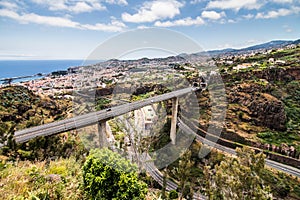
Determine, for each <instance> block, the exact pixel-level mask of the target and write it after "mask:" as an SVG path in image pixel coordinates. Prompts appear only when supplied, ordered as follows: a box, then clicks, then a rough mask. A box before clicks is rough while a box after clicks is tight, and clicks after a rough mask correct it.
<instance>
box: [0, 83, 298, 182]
mask: <svg viewBox="0 0 300 200" xmlns="http://www.w3.org/2000/svg"><path fill="white" fill-rule="evenodd" d="M196 89H199V88H194V87H188V88H184V89H180V90H176V91H173V92H169V93H166V94H162V95H158V96H155V97H151V98H148V99H144V100H140V101H136V102H132V103H127V104H123V105H118V106H115V107H112V108H110V109H108V110H101V111H97V112H92V113H89V114H85V115H80V116H76V117H73V118H69V119H65V120H61V121H57V122H52V123H49V124H45V125H41V126H37V127H33V128H29V129H24V130H20V131H17V132H15V135H14V138H15V140H16V142H17V143H23V142H27V141H29V140H31V139H33V138H36V137H40V136H48V135H54V134H59V133H63V132H66V131H70V130H74V129H77V128H80V127H86V126H89V125H93V124H97V123H98V122H103V121H107V120H109V119H111V118H114V117H117V116H120V115H123V114H126V113H128V112H130V111H133V110H137V109H140V108H142V107H145V106H147V105H151V104H153V103H157V102H160V101H164V100H168V99H173V104H174V102H175V104H176V105H177V104H178V102H177V103H176V101H174V99H175V100H176V99H178V97H180V96H183V95H185V94H188V93H190V92H193V91H195V90H196ZM177 101H178V100H177ZM174 109H177V108H176V107H174V106H173V113H175V112H174ZM176 112H177V111H176ZM175 119H176V120H175ZM176 121H177V116H173V118H172V123H171V131H172V129H173V131H174V130H176V128H174V123H175V126H176V124H177V123H176ZM180 122H181V123H180V124H179V125H178V124H177V125H178V126H179V128H181V129H182V130H184V131H185V132H186V133H193V134H194V135H195V137H196V138H197V139H198V140H200V141H201V142H203V143H204V144H207V145H208V146H211V147H213V148H217V149H219V150H222V151H224V152H227V153H230V154H232V155H235V150H233V149H230V148H227V147H224V146H221V145H219V144H216V143H215V142H211V141H209V140H207V139H205V138H203V137H201V136H199V135H197V134H196V133H195V132H193V130H192V129H190V128H189V127H188V126H187V125H185V124H184V123H183V122H182V121H181V120H180ZM172 126H173V127H172ZM170 136H171V137H172V133H171V134H170ZM171 139H172V138H171ZM173 139H174V138H173ZM2 146H3V144H0V147H2ZM266 164H267V165H268V166H270V167H272V168H275V169H277V170H280V171H283V172H285V173H288V174H291V175H294V176H297V177H300V170H299V169H297V168H294V167H291V166H288V165H285V164H282V163H279V162H275V161H272V160H269V159H266Z"/></svg>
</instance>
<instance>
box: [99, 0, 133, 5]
mask: <svg viewBox="0 0 300 200" xmlns="http://www.w3.org/2000/svg"><path fill="white" fill-rule="evenodd" d="M105 2H106V3H109V4H117V5H125V6H127V5H128V2H127V1H126V0H105Z"/></svg>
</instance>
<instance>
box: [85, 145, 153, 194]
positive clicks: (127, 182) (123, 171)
mask: <svg viewBox="0 0 300 200" xmlns="http://www.w3.org/2000/svg"><path fill="white" fill-rule="evenodd" d="M83 187H84V190H85V193H86V195H87V197H88V198H89V199H103V200H104V199H115V200H121V199H122V200H123V199H124V200H125V199H127V200H132V199H136V200H137V199H145V196H146V193H147V185H146V184H145V183H144V182H141V181H139V180H138V176H137V167H136V166H134V165H132V164H130V162H129V161H128V160H125V159H124V158H122V157H121V156H120V155H119V154H117V153H113V152H112V151H110V150H108V149H101V150H99V149H96V150H92V151H91V152H90V155H89V156H88V157H87V160H86V162H85V164H84V166H83Z"/></svg>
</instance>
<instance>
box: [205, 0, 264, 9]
mask: <svg viewBox="0 0 300 200" xmlns="http://www.w3.org/2000/svg"><path fill="white" fill-rule="evenodd" d="M261 6H262V4H261V3H260V2H258V0H216V1H210V2H209V3H208V4H207V8H218V9H233V10H237V11H238V10H240V9H242V8H244V9H259V8H260V7H261Z"/></svg>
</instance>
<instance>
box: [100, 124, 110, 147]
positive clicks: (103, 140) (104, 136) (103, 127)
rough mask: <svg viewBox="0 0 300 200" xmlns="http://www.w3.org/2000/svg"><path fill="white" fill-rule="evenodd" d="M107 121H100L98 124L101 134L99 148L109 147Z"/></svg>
mask: <svg viewBox="0 0 300 200" xmlns="http://www.w3.org/2000/svg"><path fill="white" fill-rule="evenodd" d="M106 123H107V121H100V122H98V134H99V147H100V148H103V147H108V146H109V145H108V140H107V132H106V130H107V124H106Z"/></svg>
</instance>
